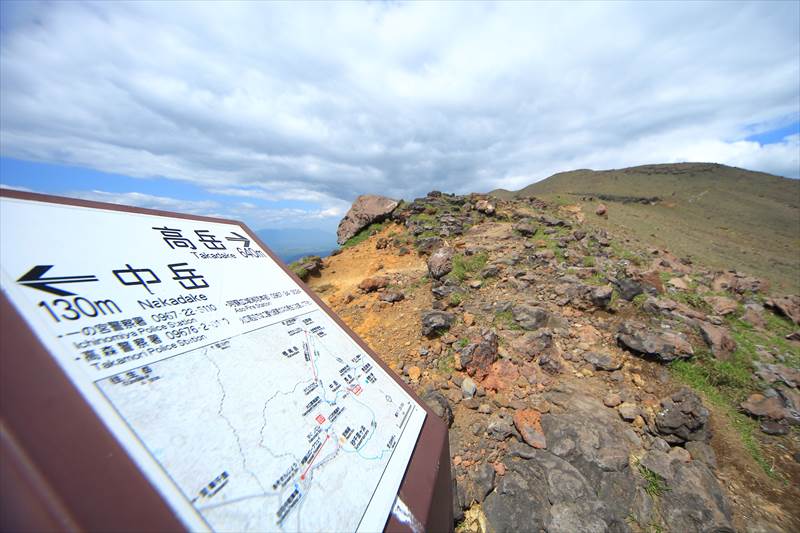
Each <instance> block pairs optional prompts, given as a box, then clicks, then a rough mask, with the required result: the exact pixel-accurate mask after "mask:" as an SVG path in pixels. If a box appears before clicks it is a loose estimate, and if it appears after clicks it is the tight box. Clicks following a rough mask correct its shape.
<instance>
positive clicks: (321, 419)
mask: <svg viewBox="0 0 800 533" xmlns="http://www.w3.org/2000/svg"><path fill="white" fill-rule="evenodd" d="M314 420H316V421H317V424H324V423H325V417H324V416H322V415H317V417H316V418H315V419H314Z"/></svg>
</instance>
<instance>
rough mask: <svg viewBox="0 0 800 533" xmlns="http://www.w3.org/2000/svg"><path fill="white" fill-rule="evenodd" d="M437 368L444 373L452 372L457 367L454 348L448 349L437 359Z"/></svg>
mask: <svg viewBox="0 0 800 533" xmlns="http://www.w3.org/2000/svg"><path fill="white" fill-rule="evenodd" d="M436 368H437V369H438V370H439V372H441V373H443V374H452V373H453V371H454V370H455V369H456V358H455V355H454V354H453V350H452V349H451V350H448V351H447V353H446V354H444V355H442V356H441V357H439V359H437V360H436Z"/></svg>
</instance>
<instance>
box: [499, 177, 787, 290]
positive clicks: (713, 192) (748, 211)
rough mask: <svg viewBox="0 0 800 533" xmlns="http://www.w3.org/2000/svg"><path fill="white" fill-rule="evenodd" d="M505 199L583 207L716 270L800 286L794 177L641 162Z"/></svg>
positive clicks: (542, 184) (549, 182)
mask: <svg viewBox="0 0 800 533" xmlns="http://www.w3.org/2000/svg"><path fill="white" fill-rule="evenodd" d="M490 194H494V195H498V196H500V197H503V198H506V199H508V198H515V197H517V198H518V197H525V196H536V197H538V198H543V199H545V200H548V201H552V202H553V203H559V202H566V203H570V204H577V205H581V206H583V207H584V209H588V207H589V206H590V205H592V204H593V203H595V202H596V201H602V202H605V203H606V204H607V205H608V206H609V207H610V209H609V212H608V216H607V217H605V218H604V219H602V220H597V222H598V224H600V225H601V226H602V227H605V228H606V229H608V230H609V231H612V232H613V233H615V234H616V235H619V236H622V235H626V236H628V237H630V238H632V239H633V238H636V239H639V240H640V241H641V242H642V243H647V245H650V246H659V247H666V248H669V249H670V250H671V251H672V252H673V253H675V254H676V255H680V256H691V257H692V258H694V259H695V260H696V261H699V262H702V263H703V264H705V265H707V266H713V267H715V268H719V269H725V268H731V267H732V266H736V268H738V269H741V270H746V271H747V272H749V273H751V274H755V275H758V276H760V277H765V278H767V279H769V280H770V281H771V282H772V283H773V285H776V286H781V287H782V289H783V290H787V291H790V292H793V293H797V292H798V291H800V275H798V269H800V254H798V252H797V251H798V249H800V180H796V179H788V178H782V177H780V176H773V175H770V174H765V173H763V172H753V171H750V170H746V169H742V168H735V167H729V166H725V165H718V164H713V163H676V164H664V165H645V166H639V167H631V168H623V169H614V170H601V171H592V170H574V171H570V172H562V173H559V174H555V175H553V176H551V177H549V178H547V179H544V180H542V181H539V182H536V183H534V184H532V185H529V186H527V187H525V188H524V189H522V190H520V191H516V192H511V191H503V190H497V191H492V193H490Z"/></svg>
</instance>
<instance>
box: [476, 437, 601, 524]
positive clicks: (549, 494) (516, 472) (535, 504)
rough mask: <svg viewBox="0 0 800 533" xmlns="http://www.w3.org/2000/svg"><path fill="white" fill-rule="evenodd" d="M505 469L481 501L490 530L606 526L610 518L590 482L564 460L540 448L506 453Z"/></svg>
mask: <svg viewBox="0 0 800 533" xmlns="http://www.w3.org/2000/svg"><path fill="white" fill-rule="evenodd" d="M503 464H504V465H505V466H506V475H504V476H503V477H502V478H501V480H500V482H499V483H498V484H497V490H495V491H494V492H492V493H491V494H489V496H488V497H487V498H486V500H485V501H484V504H483V511H484V514H485V516H486V522H487V526H488V530H489V531H490V532H497V533H499V532H506V531H508V532H515V533H516V532H518V531H536V532H538V531H548V532H559V533H560V532H573V531H591V532H594V531H597V532H603V531H607V530H608V529H609V522H612V521H613V519H612V517H610V516H609V515H610V513H609V511H608V509H607V508H606V506H605V505H604V504H603V503H602V502H601V501H600V500H599V499H598V498H597V495H596V494H595V492H594V490H593V488H592V486H591V485H590V484H589V483H588V482H587V480H586V479H585V478H584V477H583V476H582V475H581V473H580V472H579V471H578V470H577V469H575V468H574V467H573V466H572V465H570V464H569V463H568V462H566V461H564V460H563V459H560V458H558V457H556V456H554V455H553V454H551V453H549V452H547V451H545V450H534V452H533V453H532V454H531V458H530V459H521V458H517V457H514V458H507V459H506V460H505V461H504V463H503Z"/></svg>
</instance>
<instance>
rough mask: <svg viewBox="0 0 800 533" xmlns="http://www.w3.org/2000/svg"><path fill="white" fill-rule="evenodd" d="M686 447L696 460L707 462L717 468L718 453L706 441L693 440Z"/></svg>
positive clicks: (709, 465) (711, 466)
mask: <svg viewBox="0 0 800 533" xmlns="http://www.w3.org/2000/svg"><path fill="white" fill-rule="evenodd" d="M685 448H686V451H687V452H689V454H690V455H691V456H692V459H694V460H695V461H700V462H701V463H705V464H706V466H708V467H709V468H711V469H716V468H717V454H716V453H715V452H714V448H712V447H711V446H709V445H708V444H706V443H705V442H700V441H696V440H692V441H689V442H687V443H686V445H685Z"/></svg>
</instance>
